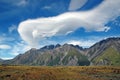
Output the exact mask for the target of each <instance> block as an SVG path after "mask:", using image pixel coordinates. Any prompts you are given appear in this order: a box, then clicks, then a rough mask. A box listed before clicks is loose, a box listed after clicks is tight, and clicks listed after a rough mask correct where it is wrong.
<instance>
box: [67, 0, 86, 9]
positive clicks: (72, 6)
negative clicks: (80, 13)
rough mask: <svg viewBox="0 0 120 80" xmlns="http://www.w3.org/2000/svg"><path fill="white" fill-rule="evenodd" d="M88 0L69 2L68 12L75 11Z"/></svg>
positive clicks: (72, 0)
mask: <svg viewBox="0 0 120 80" xmlns="http://www.w3.org/2000/svg"><path fill="white" fill-rule="evenodd" d="M87 1H88V0H71V2H70V5H69V9H68V10H70V11H74V10H77V9H79V8H81V7H82V6H84V5H85V3H86V2H87Z"/></svg>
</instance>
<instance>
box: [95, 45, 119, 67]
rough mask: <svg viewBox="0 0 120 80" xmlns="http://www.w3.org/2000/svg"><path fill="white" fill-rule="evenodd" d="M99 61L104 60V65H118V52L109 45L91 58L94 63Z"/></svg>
mask: <svg viewBox="0 0 120 80" xmlns="http://www.w3.org/2000/svg"><path fill="white" fill-rule="evenodd" d="M101 61H102V62H105V65H114V66H120V53H119V52H118V51H117V50H115V49H114V48H113V47H110V48H108V49H107V50H105V51H104V52H103V53H102V54H101V55H100V56H98V57H96V58H95V59H94V60H93V62H94V63H95V64H97V63H100V62H101Z"/></svg>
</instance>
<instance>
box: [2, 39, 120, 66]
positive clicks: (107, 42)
mask: <svg viewBox="0 0 120 80" xmlns="http://www.w3.org/2000/svg"><path fill="white" fill-rule="evenodd" d="M0 61H1V63H2V64H12V65H33V66H39V65H41V66H58V65H59V66H88V65H113V66H120V38H119V37H112V38H107V39H104V40H101V41H100V42H97V43H96V44H94V45H93V46H91V47H90V48H82V47H80V46H78V45H72V44H64V45H60V44H57V45H49V46H44V47H42V48H40V49H35V48H32V49H30V50H28V51H26V52H25V53H24V54H19V55H18V56H16V57H15V58H13V59H11V60H4V61H3V60H0Z"/></svg>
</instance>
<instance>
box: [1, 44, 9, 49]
mask: <svg viewBox="0 0 120 80" xmlns="http://www.w3.org/2000/svg"><path fill="white" fill-rule="evenodd" d="M0 49H11V46H9V45H6V44H0Z"/></svg>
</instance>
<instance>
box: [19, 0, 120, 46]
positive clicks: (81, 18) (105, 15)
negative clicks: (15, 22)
mask: <svg viewBox="0 0 120 80" xmlns="http://www.w3.org/2000/svg"><path fill="white" fill-rule="evenodd" d="M119 4H120V0H115V1H113V0H105V1H104V2H103V3H101V4H100V5H99V6H98V7H96V8H94V9H93V10H90V11H85V12H80V11H76V12H67V13H64V14H61V15H58V16H54V17H47V18H38V19H31V20H30V19H29V20H26V21H23V22H21V23H20V24H19V27H18V32H19V34H20V36H21V38H22V39H23V40H24V41H26V42H27V43H28V44H29V45H31V46H32V47H37V46H38V44H39V41H40V40H44V39H46V38H47V37H52V36H57V35H65V34H67V33H69V32H73V31H74V30H76V29H78V28H80V27H83V28H84V29H85V30H86V31H108V30H109V29H110V28H109V27H107V26H105V24H106V23H107V22H108V21H109V20H111V19H114V18H116V17H117V16H119V14H120V8H119ZM113 11H115V12H114V13H113Z"/></svg>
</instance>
